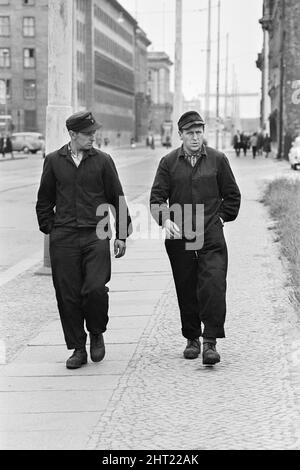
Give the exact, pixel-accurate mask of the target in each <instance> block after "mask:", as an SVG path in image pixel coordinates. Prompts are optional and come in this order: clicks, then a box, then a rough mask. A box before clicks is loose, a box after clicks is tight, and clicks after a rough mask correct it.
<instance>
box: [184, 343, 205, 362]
mask: <svg viewBox="0 0 300 470" xmlns="http://www.w3.org/2000/svg"><path fill="white" fill-rule="evenodd" d="M200 351H201V345H200V341H199V338H195V339H188V340H187V345H186V348H185V350H184V351H183V355H184V357H185V359H197V357H198V356H199V354H200Z"/></svg>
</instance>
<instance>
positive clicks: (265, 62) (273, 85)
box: [257, 0, 300, 158]
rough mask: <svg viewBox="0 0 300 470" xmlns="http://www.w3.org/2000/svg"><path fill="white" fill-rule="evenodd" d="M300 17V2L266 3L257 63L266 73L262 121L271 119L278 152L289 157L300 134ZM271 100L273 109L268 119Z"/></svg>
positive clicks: (280, 155)
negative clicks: (262, 37) (292, 146)
mask: <svg viewBox="0 0 300 470" xmlns="http://www.w3.org/2000/svg"><path fill="white" fill-rule="evenodd" d="M299 18H300V2H299V1H298V0H289V1H288V2H286V1H285V0H264V4H263V17H262V18H261V19H260V23H261V25H262V28H263V31H264V48H263V51H262V54H261V55H260V56H259V58H258V61H257V65H258V67H259V68H260V69H261V71H262V74H263V81H262V90H263V93H262V117H263V119H262V120H265V119H267V118H268V119H269V126H270V134H271V138H272V142H273V146H274V150H275V151H277V153H278V156H279V157H283V156H284V157H285V158H287V156H288V151H289V149H290V146H291V142H292V140H293V139H294V138H295V137H296V136H297V135H299V133H300V107H299V102H300V100H299V96H300V23H299ZM264 90H266V91H264ZM267 94H268V96H267ZM268 97H269V98H270V100H271V103H270V108H271V109H270V113H269V115H268V116H266V111H265V110H266V108H267V109H268V103H267V100H268Z"/></svg>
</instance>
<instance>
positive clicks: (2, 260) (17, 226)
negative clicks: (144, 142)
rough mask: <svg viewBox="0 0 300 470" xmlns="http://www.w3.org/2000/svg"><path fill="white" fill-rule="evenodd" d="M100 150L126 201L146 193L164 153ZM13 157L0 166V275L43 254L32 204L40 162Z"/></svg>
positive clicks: (29, 157)
mask: <svg viewBox="0 0 300 470" xmlns="http://www.w3.org/2000/svg"><path fill="white" fill-rule="evenodd" d="M104 150H105V151H108V152H109V153H110V154H111V155H112V157H113V159H114V161H115V163H116V166H117V169H118V172H119V176H120V179H121V182H122V184H123V188H124V191H125V194H126V197H127V199H128V201H129V202H130V201H133V200H135V199H136V198H139V197H140V196H142V194H144V193H145V192H146V191H149V190H150V187H151V183H152V180H153V177H154V172H155V169H156V166H157V163H158V160H159V158H160V157H161V156H162V155H163V154H164V153H165V149H164V148H162V147H159V148H156V149H155V150H151V149H147V148H145V147H141V148H135V149H124V148H122V149H121V148H120V149H104ZM15 157H16V158H15V160H11V159H6V161H1V164H0V182H1V185H0V251H1V257H0V275H1V274H2V275H5V273H7V272H8V270H10V271H15V273H17V272H18V271H20V270H21V271H22V268H23V267H24V268H26V267H29V266H30V265H31V264H33V263H34V262H36V261H37V260H38V259H40V258H41V255H42V253H43V241H44V238H43V235H42V234H41V233H40V232H39V230H38V226H37V220H36V214H35V203H36V194H37V190H38V186H39V181H40V176H41V172H42V167H43V161H44V160H43V158H42V157H41V154H40V153H38V154H36V155H32V154H29V155H26V156H25V155H22V154H16V155H15Z"/></svg>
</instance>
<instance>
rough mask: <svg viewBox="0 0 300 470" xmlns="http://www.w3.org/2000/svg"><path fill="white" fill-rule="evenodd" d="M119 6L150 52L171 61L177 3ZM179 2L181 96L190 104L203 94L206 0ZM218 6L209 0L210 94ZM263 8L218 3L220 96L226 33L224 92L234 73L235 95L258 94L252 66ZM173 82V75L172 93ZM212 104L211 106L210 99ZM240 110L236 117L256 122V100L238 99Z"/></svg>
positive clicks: (250, 1) (253, 3)
mask: <svg viewBox="0 0 300 470" xmlns="http://www.w3.org/2000/svg"><path fill="white" fill-rule="evenodd" d="M119 1H120V3H121V4H122V6H123V7H124V8H126V9H127V10H128V11H129V13H130V14H131V15H132V16H133V17H135V18H136V19H137V20H138V22H139V24H140V26H141V28H142V29H143V30H144V31H145V32H146V34H147V36H148V38H149V39H150V40H151V41H152V45H151V46H150V47H149V50H164V51H166V52H167V53H168V54H169V56H170V58H171V60H172V61H174V44H175V5H176V0H119ZM182 3H183V92H184V95H185V98H187V99H192V98H194V97H196V96H197V95H198V94H199V93H204V91H205V73H206V44H207V6H208V0H183V2H182ZM217 3H218V0H212V57H211V60H212V63H211V91H212V92H214V91H215V89H216V71H217ZM262 3H263V1H262V0H221V77H220V80H221V83H220V91H221V92H224V90H225V69H226V34H227V33H229V66H228V69H229V91H231V90H232V76H233V69H234V70H235V73H236V78H237V82H238V88H239V91H240V92H253V93H260V87H261V73H260V71H259V70H258V69H257V68H256V65H255V61H256V59H257V54H258V53H259V52H261V49H262V40H263V35H262V29H261V26H260V24H259V23H258V20H259V19H260V18H261V16H262ZM201 10H202V11H201ZM173 82H174V78H173V75H172V78H171V89H172V90H173V89H174V83H173ZM211 101H212V103H211V107H213V105H214V101H215V99H214V98H212V100H211ZM202 102H203V103H204V98H202ZM212 109H213V108H212ZM240 110H241V117H258V116H259V98H241V99H240Z"/></svg>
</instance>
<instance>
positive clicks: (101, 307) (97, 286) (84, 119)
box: [36, 112, 131, 369]
mask: <svg viewBox="0 0 300 470" xmlns="http://www.w3.org/2000/svg"><path fill="white" fill-rule="evenodd" d="M66 126H67V129H68V131H69V134H70V138H71V141H70V142H69V143H68V144H67V145H65V146H63V147H62V148H61V149H59V150H56V151H55V152H53V153H51V154H49V155H47V156H46V158H45V162H44V168H43V173H42V177H41V183H40V187H39V191H38V200H37V204H36V212H37V217H38V222H39V227H40V230H41V231H42V232H43V233H45V234H50V259H51V268H52V277H53V284H54V287H55V291H56V298H57V304H58V309H59V314H60V319H61V323H62V328H63V332H64V336H65V341H66V345H67V348H68V349H74V352H73V354H72V356H71V357H70V358H69V359H68V360H67V363H66V366H67V368H68V369H77V368H79V367H81V366H82V365H83V364H85V363H86V362H87V352H86V339H87V334H86V331H85V328H84V321H85V323H86V328H87V330H88V331H89V334H90V354H91V359H92V361H94V362H99V361H101V360H102V359H103V357H104V355H105V344H104V339H103V333H104V332H105V331H106V326H107V323H108V287H107V286H106V284H107V283H108V282H109V280H110V275H111V259H110V241H109V239H110V237H111V232H110V224H109V218H108V213H109V206H112V209H113V211H114V216H115V226H116V240H115V242H114V253H115V256H116V258H120V257H122V256H124V254H125V251H126V238H127V237H128V236H129V234H130V232H131V219H130V215H129V213H128V209H127V205H126V202H125V199H124V194H123V190H122V186H121V183H120V180H119V177H118V174H117V170H116V167H115V164H114V162H113V160H112V158H111V157H110V156H109V155H108V154H106V153H103V152H101V151H100V150H96V149H95V148H94V147H93V142H94V140H95V133H96V130H97V129H99V128H100V127H101V126H100V125H99V124H98V123H97V122H96V121H95V119H94V117H93V116H92V114H91V113H90V112H79V113H75V114H73V115H72V116H70V117H69V118H68V119H67V121H66ZM54 208H55V211H54Z"/></svg>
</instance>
